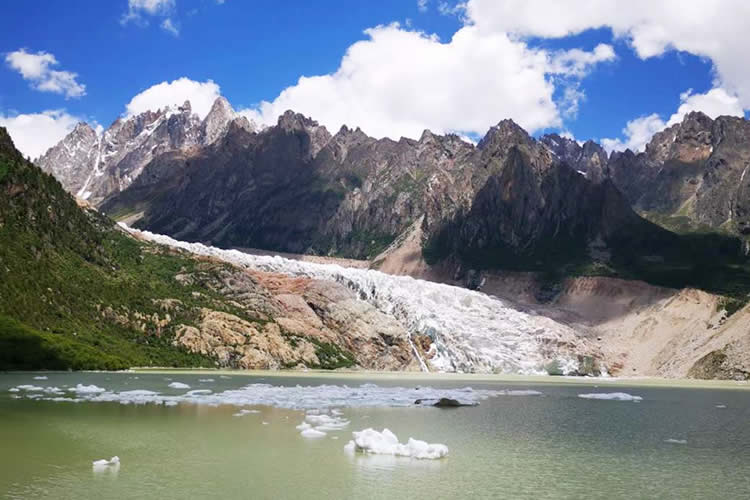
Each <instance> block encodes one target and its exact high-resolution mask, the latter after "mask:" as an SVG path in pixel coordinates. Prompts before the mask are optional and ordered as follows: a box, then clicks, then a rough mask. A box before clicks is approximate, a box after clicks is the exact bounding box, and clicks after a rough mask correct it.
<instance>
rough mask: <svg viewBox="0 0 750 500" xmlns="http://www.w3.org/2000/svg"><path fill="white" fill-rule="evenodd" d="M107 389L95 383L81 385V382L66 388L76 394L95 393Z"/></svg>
mask: <svg viewBox="0 0 750 500" xmlns="http://www.w3.org/2000/svg"><path fill="white" fill-rule="evenodd" d="M106 390H107V389H104V388H103V387H98V386H96V385H93V384H92V385H83V384H77V385H76V386H75V387H71V388H70V389H68V391H70V392H75V393H77V394H97V393H100V392H105V391H106Z"/></svg>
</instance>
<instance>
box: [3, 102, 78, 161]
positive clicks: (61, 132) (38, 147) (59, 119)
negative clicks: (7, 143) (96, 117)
mask: <svg viewBox="0 0 750 500" xmlns="http://www.w3.org/2000/svg"><path fill="white" fill-rule="evenodd" d="M79 121H81V119H79V118H77V117H75V116H72V115H70V114H68V113H66V112H65V111H64V110H59V109H58V110H50V111H42V112H41V113H31V114H21V115H14V116H9V115H2V114H0V127H5V128H7V129H8V133H9V134H10V137H11V139H13V143H14V144H15V145H16V148H17V149H18V150H19V151H21V152H22V153H23V154H24V155H26V156H29V157H31V158H38V157H39V156H41V155H43V154H44V153H46V152H47V150H48V149H49V148H51V147H52V146H54V145H55V144H57V143H58V142H59V141H60V140H62V138H63V137H65V136H66V135H67V134H68V133H69V132H70V131H71V130H73V128H75V126H76V124H77V123H78V122H79Z"/></svg>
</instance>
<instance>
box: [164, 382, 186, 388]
mask: <svg viewBox="0 0 750 500" xmlns="http://www.w3.org/2000/svg"><path fill="white" fill-rule="evenodd" d="M169 387H171V388H172V389H190V386H189V385H187V384H183V383H182V382H172V383H170V384H169Z"/></svg>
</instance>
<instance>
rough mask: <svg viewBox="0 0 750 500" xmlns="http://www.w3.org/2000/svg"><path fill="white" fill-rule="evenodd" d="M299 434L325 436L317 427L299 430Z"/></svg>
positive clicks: (312, 436) (310, 436)
mask: <svg viewBox="0 0 750 500" xmlns="http://www.w3.org/2000/svg"><path fill="white" fill-rule="evenodd" d="M300 435H301V436H302V437H306V438H321V437H325V436H326V433H325V432H323V431H319V430H317V429H305V430H304V431H302V432H300Z"/></svg>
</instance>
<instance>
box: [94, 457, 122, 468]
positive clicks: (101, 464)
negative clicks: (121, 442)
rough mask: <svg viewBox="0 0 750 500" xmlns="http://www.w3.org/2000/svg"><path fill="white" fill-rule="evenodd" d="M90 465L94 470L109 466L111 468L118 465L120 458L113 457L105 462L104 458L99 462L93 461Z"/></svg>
mask: <svg viewBox="0 0 750 500" xmlns="http://www.w3.org/2000/svg"><path fill="white" fill-rule="evenodd" d="M92 465H93V466H94V468H97V467H109V466H112V465H120V457H118V456H114V457H112V458H110V459H109V460H107V459H106V458H103V459H101V460H94V461H93V462H92Z"/></svg>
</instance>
